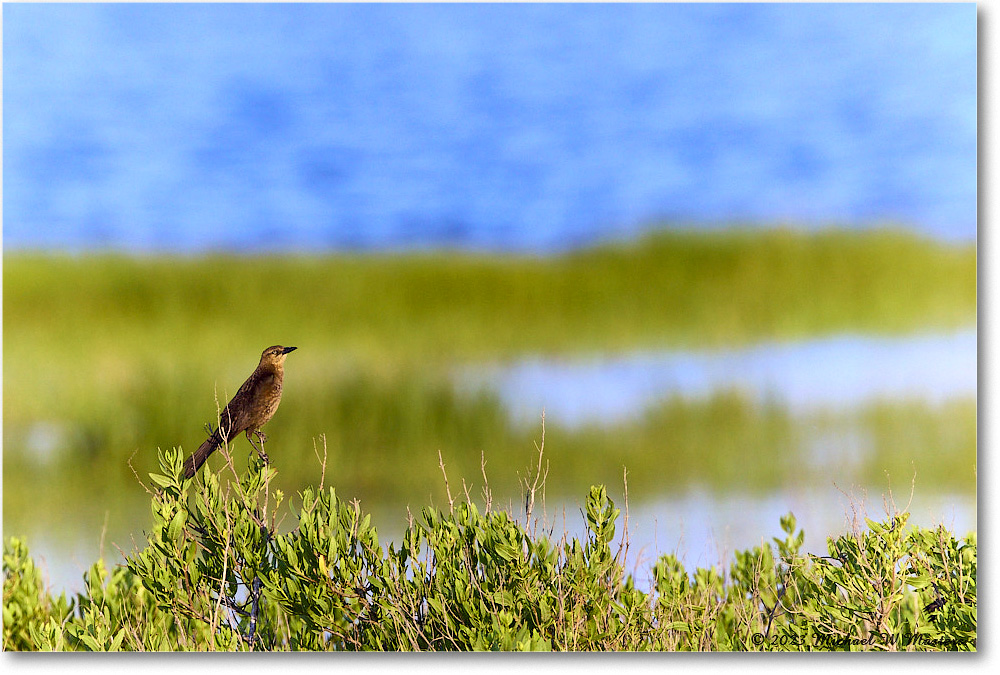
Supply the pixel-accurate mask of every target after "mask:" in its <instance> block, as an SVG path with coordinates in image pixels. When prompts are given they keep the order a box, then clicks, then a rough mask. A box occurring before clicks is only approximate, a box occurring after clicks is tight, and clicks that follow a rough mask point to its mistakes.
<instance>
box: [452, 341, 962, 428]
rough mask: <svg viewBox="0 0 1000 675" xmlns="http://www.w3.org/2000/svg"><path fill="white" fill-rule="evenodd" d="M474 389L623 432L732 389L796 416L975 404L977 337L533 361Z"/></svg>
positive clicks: (565, 420) (532, 413) (469, 379)
mask: <svg viewBox="0 0 1000 675" xmlns="http://www.w3.org/2000/svg"><path fill="white" fill-rule="evenodd" d="M462 382H463V384H464V385H465V386H472V387H491V388H493V389H495V390H496V391H497V393H498V394H499V395H500V397H501V399H502V400H503V401H504V403H505V405H506V406H507V408H508V410H509V411H510V413H511V415H512V416H513V417H514V418H515V419H516V420H518V421H519V422H521V423H532V424H536V423H537V422H538V419H539V415H540V414H541V413H542V411H543V410H544V411H545V415H546V419H549V420H555V421H557V422H559V423H560V424H563V425H567V426H578V425H581V424H594V423H597V424H614V423H618V422H621V421H624V420H628V419H632V418H635V417H637V416H640V415H642V414H643V411H645V410H646V409H647V408H649V407H650V406H652V405H655V404H657V403H658V402H661V401H663V400H664V399H667V398H669V397H671V396H683V397H686V398H704V397H708V396H710V395H712V394H713V393H716V392H720V391H727V390H736V391H740V392H743V393H744V394H745V395H748V396H750V397H752V398H754V399H756V400H759V401H765V400H767V401H770V402H774V403H776V404H778V405H781V406H782V407H785V408H787V409H788V410H790V411H791V412H792V413H794V414H798V413H804V412H809V411H815V410H830V409H834V410H850V409H852V408H856V407H858V406H861V405H864V404H865V403H867V402H871V401H876V400H899V399H904V400H906V399H909V400H924V401H928V402H930V403H934V404H938V403H941V402H943V401H947V400H949V399H954V398H960V397H967V396H975V395H976V391H977V383H978V372H977V336H976V330H975V329H974V328H973V329H967V330H962V331H958V332H955V333H950V334H943V335H939V334H928V335H915V336H907V337H903V338H879V337H871V336H865V335H839V336H834V337H830V338H820V339H815V340H809V341H805V342H793V343H787V344H781V343H773V344H764V345H757V346H753V347H748V348H745V349H736V350H705V351H680V352H648V353H632V354H626V355H623V356H616V357H608V358H601V359H589V360H569V359H557V360H550V359H541V358H526V359H522V360H519V361H517V362H515V363H513V364H510V365H506V366H502V367H495V368H486V369H482V368H481V369H473V370H469V371H468V372H466V373H465V374H464V375H463V377H462Z"/></svg>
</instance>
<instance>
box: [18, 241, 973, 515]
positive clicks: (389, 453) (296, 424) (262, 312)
mask: <svg viewBox="0 0 1000 675" xmlns="http://www.w3.org/2000/svg"><path fill="white" fill-rule="evenodd" d="M3 282H4V291H3V292H4V297H3V300H4V303H3V312H4V316H3V318H4V335H3V338H4V340H3V343H4V346H3V348H4V402H3V413H4V431H3V434H4V456H3V462H4V476H5V479H4V488H5V489H4V507H5V516H4V518H5V524H7V523H16V522H24V521H25V520H26V519H47V518H51V520H52V523H53V525H58V524H59V522H60V521H61V520H66V519H65V517H62V516H60V515H59V514H62V513H67V512H73V511H74V510H77V511H79V510H80V509H81V507H80V506H79V505H80V504H84V505H86V504H88V503H93V504H95V505H99V506H95V507H94V508H95V509H97V510H98V511H100V515H99V516H95V517H97V518H98V520H100V519H101V518H103V513H104V512H105V511H106V510H107V508H108V507H109V505H112V504H114V503H115V502H116V500H120V499H128V498H129V497H128V495H129V494H130V491H134V490H135V489H136V483H135V480H134V476H133V468H134V469H135V470H136V471H138V472H140V473H141V472H143V471H145V470H148V469H150V468H151V467H152V465H153V462H155V455H156V448H157V447H160V448H167V447H174V446H182V447H184V449H185V450H187V451H190V450H191V449H193V448H194V447H196V445H197V444H198V443H200V441H201V440H203V437H204V429H203V426H204V425H205V424H206V423H213V422H214V420H215V413H216V406H217V404H219V405H225V402H226V401H227V400H228V398H229V397H230V396H231V395H232V394H233V393H234V392H235V390H236V388H237V387H238V386H239V385H240V383H241V382H242V381H243V379H244V378H245V377H246V376H247V374H248V373H249V372H250V371H251V370H252V368H253V366H254V365H255V364H256V359H257V357H258V355H259V354H260V351H261V350H262V349H263V348H264V347H266V346H268V345H270V344H275V343H283V344H290V345H296V346H298V347H300V349H299V351H297V352H295V353H294V354H293V355H292V356H291V357H290V359H289V362H288V365H287V367H288V375H287V378H288V379H287V389H286V393H285V399H284V402H283V403H282V407H281V409H280V410H279V411H278V414H277V415H276V416H275V419H274V420H273V421H272V422H271V423H270V425H269V427H268V433H269V434H270V435H271V438H272V439H273V440H272V447H269V454H270V455H271V457H272V458H274V459H275V460H276V461H278V462H281V466H282V476H283V479H284V480H287V481H288V483H289V484H288V485H287V486H285V487H286V488H288V491H289V493H292V492H294V490H295V489H296V487H297V485H299V484H307V483H313V482H315V480H314V476H312V475H311V474H310V473H309V472H312V471H314V468H315V466H316V464H313V462H314V461H315V458H314V457H312V456H311V452H312V447H313V443H314V440H315V439H318V438H319V436H320V435H321V434H323V435H325V438H326V447H327V451H328V453H329V456H330V466H331V470H332V471H334V472H336V477H337V483H338V485H339V486H341V487H342V489H343V490H344V492H343V494H345V495H352V496H355V495H356V496H360V497H363V498H371V497H373V496H375V497H376V498H385V499H399V500H409V499H413V500H415V501H421V502H422V501H424V500H425V499H426V498H427V496H428V493H429V492H432V491H433V490H434V488H433V487H431V486H434V485H437V475H436V467H437V463H436V461H433V459H434V458H436V456H437V452H438V451H439V450H440V451H441V452H442V454H443V456H444V458H445V460H446V461H447V462H448V463H449V465H450V466H452V467H454V469H455V470H456V471H457V472H458V474H457V475H462V476H470V477H475V476H478V475H479V473H480V462H481V459H482V457H484V456H485V457H486V458H487V461H488V462H492V463H494V464H498V463H515V464H517V463H518V462H522V463H524V464H525V465H526V464H527V462H528V458H529V457H530V454H531V452H532V448H533V440H534V438H535V435H536V433H535V431H536V430H535V429H534V428H519V427H516V426H513V425H512V423H511V422H510V421H509V420H508V419H507V416H506V413H505V411H504V410H503V408H502V406H501V405H500V403H499V401H498V400H497V399H496V398H495V397H494V396H492V395H491V394H489V393H479V394H476V395H471V396H465V395H459V394H458V393H456V391H455V389H454V387H453V384H452V381H451V379H450V377H451V374H452V372H453V371H452V370H451V369H452V368H454V367H456V366H458V365H460V364H466V363H482V362H495V361H503V360H506V359H512V358H514V357H516V356H520V355H523V354H525V353H533V354H549V355H564V354H574V353H576V354H585V353H586V354H593V353H611V352H620V351H624V350H629V349H636V348H647V349H648V348H671V347H691V346H706V345H738V344H746V343H752V342H754V341H757V340H763V339H769V340H771V339H787V340H793V339H798V338H804V337H807V336H814V335H821V334H828V333H833V332H840V331H853V332H866V333H896V334H901V333H906V332H910V331H915V330H923V329H929V328H937V329H947V328H953V327H958V326H966V325H969V324H971V323H973V322H974V321H975V318H976V251H975V247H974V246H972V245H950V244H943V243H939V242H933V241H930V240H926V239H922V238H920V237H918V236H915V235H913V234H908V233H905V232H903V231H896V230H872V231H859V232H848V231H840V230H828V231H821V232H817V233H804V232H798V231H793V230H765V231H753V232H750V231H741V230H730V231H720V232H711V233H696V232H689V231H663V232H659V233H656V234H651V235H649V236H647V237H645V238H643V239H640V240H638V241H635V242H630V243H618V244H607V245H602V246H598V247H595V248H592V249H587V250H581V251H576V252H571V253H567V254H565V255H560V256H555V257H547V258H542V257H535V256H530V255H480V254H471V253H458V252H434V253H413V254H405V255H355V254H336V255H294V256H293V255H286V256H281V257H241V256H233V255H223V254H212V255H205V256H196V257H184V256H154V257H147V256H123V255H113V254H100V255H82V256H73V255H66V254H44V253H29V252H15V253H10V252H7V253H5V255H4V269H3ZM886 405H887V406H888V407H887V408H884V409H872V410H869V411H868V412H866V413H864V414H862V415H861V416H860V417H859V418H858V419H855V420H853V421H851V422H850V423H851V424H854V425H856V426H858V425H860V426H859V428H861V429H863V433H862V436H864V438H868V439H873V440H871V442H870V443H869V445H868V446H866V447H867V450H866V453H865V455H864V460H863V461H862V465H861V466H860V468H859V467H856V466H851V467H849V468H850V471H852V472H858V473H859V474H864V475H872V474H873V473H875V474H876V475H877V477H881V472H883V471H884V470H885V468H886V466H890V465H891V466H893V467H894V468H893V470H894V471H904V472H905V474H906V476H909V475H911V474H912V466H911V462H910V461H909V459H906V460H905V461H904V460H900V459H899V457H900V454H899V447H901V444H903V445H906V446H907V447H909V448H911V449H912V451H908V452H907V453H906V457H907V458H909V457H910V456H911V455H912V456H913V457H916V458H918V459H917V462H918V464H919V466H920V467H926V469H922V470H923V471H925V473H924V474H923V475H925V476H926V475H928V474H929V475H931V476H932V477H933V478H932V480H933V481H934V482H935V483H937V484H938V485H940V486H942V489H962V490H968V489H971V485H972V482H973V481H974V479H972V478H970V474H971V472H973V471H974V469H972V468H971V467H972V466H973V465H974V462H975V402H974V401H966V402H959V403H957V404H956V406H957V407H955V408H953V409H951V408H949V409H944V408H926V406H925V407H923V408H922V407H920V406H919V405H917V406H916V407H912V406H911V407H907V406H905V405H904V406H902V407H900V405H899V404H896V403H887V404H886ZM914 405H916V404H914ZM879 410H881V412H879ZM842 423H845V421H844V420H843V419H841V418H836V417H834V418H832V421H831V420H829V419H819V418H817V419H814V420H806V421H802V420H795V419H792V418H791V417H790V416H789V415H788V413H787V412H786V411H783V410H780V409H767V408H761V407H759V406H756V405H755V404H752V403H750V402H748V401H746V400H743V399H741V398H740V397H738V396H732V395H720V396H718V397H716V398H714V399H712V400H708V401H701V402H690V401H683V400H676V401H672V402H668V403H666V404H664V405H663V406H662V407H660V408H659V409H656V410H654V411H651V412H650V413H649V415H648V416H647V417H646V418H645V419H643V420H641V421H639V422H637V423H634V424H627V425H620V426H617V427H611V428H598V427H594V428H586V429H581V430H573V429H563V428H559V427H558V426H557V425H555V424H552V423H551V422H550V424H549V429H550V431H549V434H550V441H549V446H550V448H551V451H550V456H552V458H553V460H554V461H555V460H557V459H558V460H560V461H559V464H560V466H562V467H567V468H566V469H565V472H564V473H555V474H554V475H553V476H552V477H551V479H550V485H551V486H552V487H553V489H556V490H559V489H565V490H567V491H569V492H573V493H576V492H578V491H579V490H580V489H581V486H587V485H590V484H593V483H596V482H607V483H609V484H613V483H615V482H616V481H617V479H618V477H619V476H620V472H621V467H622V465H623V464H627V465H628V466H629V469H630V475H631V476H632V482H633V485H634V489H635V490H636V492H637V494H639V493H641V492H643V491H646V492H647V493H648V494H652V493H653V491H655V490H660V489H663V488H664V487H670V486H677V485H690V484H693V483H694V484H704V485H706V486H709V487H713V488H715V489H719V490H727V489H733V488H734V487H738V486H739V487H746V486H749V487H750V488H751V489H768V488H769V487H771V486H775V485H778V484H780V483H781V482H782V481H784V480H787V479H788V478H789V477H790V476H793V475H794V472H796V471H813V470H814V469H815V467H814V466H813V465H810V464H808V463H805V464H803V461H804V460H803V459H802V458H803V457H804V456H805V455H804V453H805V450H804V448H805V447H806V445H807V444H806V443H805V441H804V440H803V439H804V438H805V436H804V434H805V430H807V429H814V428H819V427H822V426H823V425H824V424H831V425H836V424H842ZM810 425H811V426H810ZM831 428H832V427H831ZM516 449H520V450H523V452H524V453H525V458H523V459H522V458H519V457H517V456H515V455H516V452H518V451H519V450H516ZM45 451H48V452H49V453H50V456H46V455H45ZM560 453H564V456H563V457H560ZM130 457H131V458H132V459H131V461H132V467H130V466H129V458H130ZM428 457H430V458H431V461H428ZM873 458H876V459H873ZM904 464H905V466H903V465H904ZM810 467H813V468H810ZM956 467H958V468H956ZM827 468H829V467H827ZM839 468H840V469H843V468H844V467H839ZM500 487H502V486H500ZM134 496H140V495H134ZM40 501H41V502H44V503H43V504H40V503H39V502H40ZM82 508H83V509H86V508H87V507H86V506H84V507H82Z"/></svg>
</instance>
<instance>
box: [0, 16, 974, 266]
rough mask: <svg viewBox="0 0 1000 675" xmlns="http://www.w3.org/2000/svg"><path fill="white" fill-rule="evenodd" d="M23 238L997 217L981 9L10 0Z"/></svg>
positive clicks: (8, 82) (469, 241) (9, 234)
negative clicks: (985, 149)
mask: <svg viewBox="0 0 1000 675" xmlns="http://www.w3.org/2000/svg"><path fill="white" fill-rule="evenodd" d="M3 18H4V21H3V26H4V36H3V37H4V53H3V57H4V91H3V95H4V149H3V165H4V186H3V187H4V191H3V194H4V205H3V209H4V210H3V216H4V232H3V234H4V245H5V246H6V247H7V248H21V247H46V248H60V249H93V248H101V247H115V248H120V249H125V250H146V251H159V250H170V251H198V250H204V249H207V248H233V249H238V250H276V249H277V250H282V249H293V250H294V249H316V248H337V249H344V248H348V249H375V248H378V249H385V248H390V249H393V248H414V247H417V248H419V247H427V246H458V247H467V248H480V249H490V250H494V249H518V250H529V251H541V252H546V251H553V250H558V249H562V248H566V247H571V246H577V245H581V244H585V243H588V242H591V241H594V240H598V239H605V238H609V237H627V236H631V235H633V234H635V233H637V232H638V231H639V230H641V229H642V228H644V227H647V226H649V225H650V224H651V223H652V222H653V221H655V220H656V219H660V218H665V219H671V220H675V221H684V222H690V223H694V224H706V223H716V222H721V221H727V220H737V221H760V222H766V223H773V222H777V221H794V222H797V223H803V224H806V225H809V224H817V223H818V224H826V223H829V222H839V223H844V224H847V225H850V226H854V225H857V224H859V223H868V222H872V221H877V220H881V219H887V220H894V221H901V222H903V223H905V224H908V225H911V226H913V227H914V228H917V229H918V230H920V231H922V232H925V233H928V234H931V235H933V236H937V237H942V238H945V239H964V240H969V239H973V238H974V237H975V236H976V194H977V193H976V138H977V137H976V124H977V113H976V100H977V99H976V97H977V89H976V6H975V5H974V4H971V3H967V4H961V5H958V4H936V5H925V4H886V5H825V4H803V5H757V4H753V5H741V4H735V5H710V4H699V5H673V4H667V5H583V6H581V5H405V6H382V5H312V4H309V5H257V4H251V5H232V4H225V5H203V4H194V5H151V4H139V5H117V4H111V5H55V6H50V5H39V4H15V5H5V6H4V8H3Z"/></svg>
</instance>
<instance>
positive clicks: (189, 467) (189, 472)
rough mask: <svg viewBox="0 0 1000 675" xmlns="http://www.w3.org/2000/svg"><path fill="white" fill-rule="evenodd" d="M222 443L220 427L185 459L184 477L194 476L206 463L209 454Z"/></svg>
mask: <svg viewBox="0 0 1000 675" xmlns="http://www.w3.org/2000/svg"><path fill="white" fill-rule="evenodd" d="M220 445H222V436H221V435H220V434H219V431H218V429H216V431H215V432H214V433H213V434H212V435H211V436H209V437H208V438H207V439H205V442H204V443H202V444H201V445H200V446H198V449H197V450H195V451H194V453H193V454H192V455H190V456H189V457H188V458H187V459H185V460H184V477H185V478H194V475H195V473H197V472H198V469H200V468H201V465H202V464H204V463H205V460H206V459H208V456H209V455H211V454H212V453H213V452H215V449H216V448H217V447H219V446H220Z"/></svg>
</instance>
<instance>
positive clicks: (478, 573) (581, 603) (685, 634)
mask: <svg viewBox="0 0 1000 675" xmlns="http://www.w3.org/2000/svg"><path fill="white" fill-rule="evenodd" d="M181 460H182V453H181V452H180V451H179V450H168V451H164V452H161V453H160V467H161V468H160V471H161V472H160V473H156V474H150V478H151V479H152V482H153V484H154V485H153V487H154V488H155V489H154V490H151V504H152V512H153V525H152V527H151V529H150V531H149V534H148V540H147V543H146V546H145V547H144V548H143V549H141V550H135V551H133V552H132V553H131V554H130V555H129V556H128V558H127V560H126V564H125V565H123V566H121V567H119V568H116V569H115V570H113V571H112V572H110V573H108V571H107V570H106V569H105V566H104V563H103V561H98V562H97V563H96V564H95V565H94V566H93V567H92V568H91V569H90V570H89V571H88V573H87V574H86V575H85V581H86V591H85V592H83V593H80V594H77V595H76V597H75V598H74V599H73V600H72V601H67V599H66V598H65V596H64V595H60V596H59V598H55V599H54V598H52V597H51V596H50V595H49V594H48V593H47V592H46V591H44V590H43V588H42V584H41V578H40V575H39V572H38V570H37V569H36V567H35V566H34V563H33V562H32V560H31V558H30V557H29V555H28V550H27V548H26V546H25V545H24V543H23V542H21V541H18V540H16V539H9V540H7V541H6V542H5V545H4V563H3V566H4V610H3V618H4V648H5V649H10V650H118V649H127V650H733V651H744V650H839V649H850V650H887V651H896V650H975V648H976V536H975V534H970V535H969V536H967V537H966V538H965V539H963V540H957V539H956V538H955V537H954V536H953V535H952V534H951V533H949V532H947V531H946V530H945V529H944V528H938V529H936V530H927V529H922V528H914V527H907V525H906V520H907V514H905V513H901V514H895V515H892V516H890V517H889V518H888V520H887V521H886V522H876V521H873V520H867V521H866V525H867V527H865V528H861V527H857V528H855V530H854V531H852V532H850V533H847V534H844V535H841V536H839V537H835V538H830V539H829V540H828V549H829V555H827V556H814V555H809V554H806V553H803V552H802V551H801V547H802V543H803V540H804V534H803V532H802V531H801V530H799V531H796V523H795V519H794V517H793V516H792V515H791V514H789V515H788V516H786V517H784V518H782V520H781V527H782V530H783V532H784V535H785V536H784V537H783V538H775V539H774V544H773V545H771V544H766V545H763V546H759V547H755V548H753V549H751V550H748V551H742V552H738V553H736V555H735V559H734V561H733V562H732V564H731V565H730V567H729V569H728V570H719V569H716V568H710V569H704V568H698V569H696V570H694V571H693V572H688V571H687V570H686V569H685V568H684V566H683V565H682V564H681V562H680V561H679V560H678V559H677V558H675V557H674V556H671V555H664V556H662V557H660V558H659V559H658V560H657V561H656V562H655V564H654V565H653V568H652V570H651V572H652V573H651V587H650V590H649V591H648V592H647V591H644V590H641V589H639V588H637V587H636V585H635V582H634V579H633V578H632V576H631V575H627V574H625V572H624V568H623V560H624V551H625V549H626V548H627V540H626V535H625V534H624V533H623V534H622V535H621V537H619V538H618V540H617V543H616V533H617V528H616V523H617V521H618V518H619V515H620V514H619V510H618V509H617V508H616V507H615V505H614V503H613V502H612V500H611V499H609V497H608V495H607V492H606V490H605V488H604V487H603V486H598V487H593V488H591V490H590V492H589V494H588V495H587V498H586V505H585V509H584V511H585V513H584V515H585V520H586V527H587V530H586V534H585V536H584V537H583V538H582V539H577V538H572V539H571V538H569V537H568V536H567V535H562V536H560V537H555V536H554V532H553V531H552V530H551V529H550V530H545V529H544V527H540V524H539V522H538V521H537V519H536V520H533V519H532V517H531V509H532V506H533V500H534V494H535V491H536V490H537V489H538V487H539V485H540V482H539V477H538V476H537V475H535V476H529V478H530V479H531V480H530V481H525V486H526V487H528V490H527V497H528V499H527V501H526V507H527V509H526V510H527V515H526V517H525V519H524V521H523V522H521V521H518V520H516V519H514V518H513V517H512V516H511V515H510V514H509V513H507V512H505V511H500V510H495V509H494V508H493V505H492V499H491V496H490V494H489V492H488V490H485V491H484V498H485V505H484V506H483V507H480V506H477V504H476V503H475V502H474V501H473V500H472V499H470V498H469V497H468V495H466V499H465V500H461V499H459V500H454V499H452V498H451V496H450V492H449V500H448V507H447V509H446V510H445V509H435V508H430V507H427V508H424V509H423V511H422V512H421V514H420V517H419V518H414V517H411V522H410V524H409V527H408V528H407V530H406V531H405V533H404V534H403V536H402V538H401V539H400V540H399V541H398V542H396V543H391V544H389V545H387V546H385V547H383V546H381V545H380V543H379V539H378V535H377V533H376V531H375V528H374V527H372V525H371V521H370V516H368V515H367V514H365V513H364V512H363V511H362V510H361V508H360V505H359V504H358V503H357V502H353V503H345V502H344V501H343V500H341V499H339V498H338V497H337V493H336V490H335V489H334V488H324V487H323V485H322V483H321V485H320V486H319V488H317V489H311V488H310V489H306V490H304V491H303V492H302V493H301V494H300V495H298V496H297V497H296V498H295V499H294V500H290V501H294V502H297V504H294V505H293V504H285V496H284V495H283V494H281V492H280V491H278V490H273V491H272V490H271V488H270V482H271V480H272V478H273V477H274V475H275V473H276V471H275V469H274V468H273V467H268V466H264V465H263V464H261V463H260V460H259V459H258V458H257V457H256V456H255V455H253V456H251V460H250V466H249V467H248V469H247V470H246V471H245V472H242V473H239V474H237V472H236V471H234V470H233V466H232V464H231V463H230V464H229V465H228V468H227V469H226V470H224V471H223V472H222V473H220V474H215V473H212V472H211V471H210V470H208V468H207V467H206V469H205V470H203V472H202V474H201V478H200V479H196V481H191V480H187V479H184V478H182V474H181ZM540 466H541V464H540V463H539V467H540ZM227 471H228V472H229V473H231V474H232V475H231V477H230V478H228V479H227V475H228V474H227ZM283 507H284V508H283ZM283 513H284V514H285V517H287V515H288V514H289V513H290V514H292V515H293V516H294V519H295V521H296V522H295V525H294V527H292V528H291V529H288V530H287V531H282V527H281V526H282V520H281V518H280V514H283Z"/></svg>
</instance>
